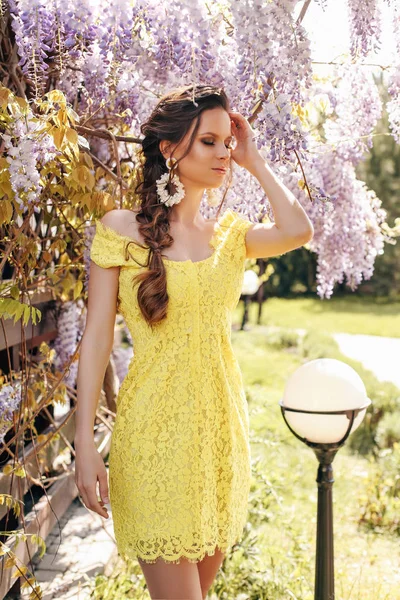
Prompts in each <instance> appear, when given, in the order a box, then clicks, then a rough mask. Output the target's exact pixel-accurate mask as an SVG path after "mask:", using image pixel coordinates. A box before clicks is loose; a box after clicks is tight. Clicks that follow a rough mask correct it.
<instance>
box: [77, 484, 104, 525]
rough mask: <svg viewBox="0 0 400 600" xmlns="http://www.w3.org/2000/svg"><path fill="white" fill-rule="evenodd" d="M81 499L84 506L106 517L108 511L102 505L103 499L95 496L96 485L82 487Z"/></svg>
mask: <svg viewBox="0 0 400 600" xmlns="http://www.w3.org/2000/svg"><path fill="white" fill-rule="evenodd" d="M81 496H82V501H83V503H84V505H85V506H86V508H89V509H90V510H93V511H94V512H96V513H97V514H99V515H100V516H101V517H104V518H106V519H108V512H107V509H105V508H104V507H103V506H102V503H103V501H102V500H101V499H98V498H97V494H96V486H90V487H89V488H83V489H82V491H81Z"/></svg>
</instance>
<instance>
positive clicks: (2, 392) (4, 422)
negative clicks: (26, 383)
mask: <svg viewBox="0 0 400 600" xmlns="http://www.w3.org/2000/svg"><path fill="white" fill-rule="evenodd" d="M20 404H21V381H20V380H17V381H13V383H12V384H5V385H3V386H2V387H1V388H0V444H2V443H3V442H4V436H5V434H6V433H7V431H8V430H9V429H10V427H11V425H12V423H13V415H14V413H15V411H16V410H18V408H19V406H20Z"/></svg>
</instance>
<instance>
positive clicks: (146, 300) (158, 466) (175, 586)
mask: <svg viewBox="0 0 400 600" xmlns="http://www.w3.org/2000/svg"><path fill="white" fill-rule="evenodd" d="M141 132H142V134H144V139H143V140H142V150H143V169H142V171H143V172H142V176H143V180H142V182H141V183H140V184H139V186H138V188H137V190H136V191H137V193H138V195H139V198H140V206H139V208H138V210H136V211H131V210H111V211H109V212H108V213H107V214H106V215H105V216H104V217H103V218H102V219H101V220H98V221H97V223H96V234H95V236H94V239H93V242H92V248H91V259H92V263H91V267H90V279H89V292H88V294H89V297H88V312H87V323H86V328H85V332H84V336H83V340H82V346H81V352H80V360H79V371H78V405H77V413H76V435H75V449H76V484H77V487H78V489H79V492H80V494H81V496H82V499H83V502H84V503H85V505H86V506H87V507H88V508H90V509H91V510H93V511H95V512H97V513H98V514H100V515H101V516H103V517H108V513H107V511H106V509H105V508H104V504H107V503H108V501H109V500H108V484H107V473H106V469H105V466H104V463H103V460H102V458H101V456H100V454H99V453H98V452H97V449H96V447H95V445H94V441H93V423H94V418H95V411H96V405H97V402H98V398H99V394H100V390H101V386H102V381H103V376H104V372H105V369H106V366H107V363H108V359H109V355H110V352H111V349H112V346H113V339H114V323H115V316H116V310H117V309H118V308H119V309H120V311H121V313H122V314H123V316H124V318H125V321H126V323H127V326H128V327H129V330H130V332H131V335H132V339H133V344H134V357H133V359H132V361H131V363H130V365H129V370H128V374H127V376H126V377H125V379H124V381H123V383H122V385H121V387H120V390H119V394H118V398H117V414H116V420H115V425H114V430H113V435H112V443H111V449H110V456H109V478H110V488H109V490H110V505H111V507H112V514H113V525H114V531H115V536H116V541H117V545H118V550H119V553H120V555H121V556H122V557H123V558H124V559H125V560H133V559H135V558H136V559H137V560H138V561H139V564H140V566H141V568H142V570H143V573H144V576H145V579H146V583H147V586H148V589H149V592H150V595H151V598H163V599H168V598H173V599H174V600H177V599H183V598H185V599H186V600H187V599H190V600H201V599H202V598H206V595H207V591H208V590H209V588H210V587H211V585H212V583H213V580H214V578H215V576H216V573H217V571H218V569H219V567H220V565H221V563H222V561H223V559H224V557H225V555H226V553H227V552H228V550H229V549H230V548H231V547H232V546H233V545H234V544H235V543H236V542H237V541H238V540H239V539H240V537H241V535H242V533H243V528H244V526H245V523H246V519H247V505H248V493H249V488H250V478H251V463H250V446H249V430H248V426H249V420H248V410H247V402H246V397H245V393H244V389H243V382H242V377H241V372H240V369H239V365H238V363H237V361H236V359H235V356H234V353H233V349H232V346H231V341H230V332H231V315H232V311H233V310H234V308H235V306H236V304H237V302H238V300H239V297H240V293H241V286H242V281H243V274H244V261H245V259H246V257H252V258H258V257H267V256H274V255H277V254H282V253H284V252H287V251H288V250H291V249H293V248H297V247H299V246H301V245H302V244H304V243H306V242H307V241H308V240H310V238H311V236H312V224H311V222H310V221H309V219H308V217H307V215H306V213H305V211H304V210H303V209H302V207H301V205H300V204H299V203H298V201H297V200H296V199H295V197H294V196H293V195H292V194H291V193H290V192H289V190H288V189H287V188H286V187H285V186H283V185H282V184H281V183H280V182H279V181H278V180H277V179H276V178H275V176H274V175H273V173H272V171H271V170H270V169H269V167H268V166H267V165H266V163H265V161H264V160H263V158H262V157H261V155H260V154H259V152H258V150H257V147H256V144H255V143H254V138H253V131H252V129H251V127H250V125H249V123H248V122H247V120H246V119H245V118H244V117H243V116H242V115H241V114H239V113H237V112H232V111H230V110H229V104H228V99H227V97H226V95H225V93H224V92H223V90H221V89H218V88H215V87H212V86H197V87H196V88H195V89H193V87H192V86H184V87H181V88H178V89H176V90H173V91H172V92H171V93H169V94H166V95H165V96H163V97H162V98H161V99H160V101H159V102H158V104H157V106H156V107H155V108H154V110H153V112H152V114H151V115H150V117H149V119H148V120H147V122H146V123H144V124H143V125H142V126H141ZM235 142H236V145H234V143H235ZM232 159H233V160H234V161H235V162H236V163H237V164H238V165H239V166H241V167H243V168H246V169H248V170H249V171H250V172H251V173H252V174H253V175H254V176H256V177H257V178H258V180H259V182H260V184H261V185H262V187H263V188H264V190H265V192H266V193H267V195H268V198H269V200H270V202H271V205H272V207H273V210H274V214H275V219H276V220H275V223H270V224H253V223H251V222H250V221H248V220H247V219H245V218H243V217H242V216H241V215H239V214H238V213H237V212H235V211H233V210H232V209H228V210H226V211H225V212H224V213H223V215H222V216H221V217H219V218H217V219H216V220H211V219H210V220H206V219H204V218H203V216H202V215H201V214H200V212H199V207H200V203H201V200H202V196H203V193H204V191H205V190H207V192H208V197H209V199H210V198H211V199H212V193H213V190H214V189H216V188H218V187H219V186H220V185H221V184H222V183H223V181H224V178H225V177H226V176H227V175H228V173H229V171H230V166H231V161H232ZM228 183H230V181H228ZM222 203H223V199H222V202H221V205H222ZM220 208H221V206H220V207H219V209H220ZM218 212H219V210H218ZM97 481H98V482H99V494H100V501H99V500H98V499H97V494H96V484H97Z"/></svg>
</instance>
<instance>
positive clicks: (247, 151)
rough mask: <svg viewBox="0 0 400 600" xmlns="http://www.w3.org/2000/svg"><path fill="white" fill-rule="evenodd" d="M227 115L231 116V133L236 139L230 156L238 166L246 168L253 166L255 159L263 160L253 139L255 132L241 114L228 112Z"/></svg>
mask: <svg viewBox="0 0 400 600" xmlns="http://www.w3.org/2000/svg"><path fill="white" fill-rule="evenodd" d="M229 116H230V117H231V125H232V127H231V131H232V135H234V136H235V138H236V141H237V143H236V147H235V149H234V150H232V152H231V157H232V158H233V160H234V161H235V162H236V163H237V164H238V165H239V167H244V168H245V169H248V168H249V167H251V166H253V163H254V161H255V160H260V159H261V160H263V159H262V156H261V154H260V153H259V151H258V148H257V144H256V143H255V141H254V140H255V138H256V136H257V134H256V132H255V131H253V129H252V128H251V125H250V123H249V122H248V120H247V119H246V117H244V116H243V115H242V114H240V113H238V112H229Z"/></svg>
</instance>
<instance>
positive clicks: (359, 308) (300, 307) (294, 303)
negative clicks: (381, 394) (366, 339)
mask: <svg viewBox="0 0 400 600" xmlns="http://www.w3.org/2000/svg"><path fill="white" fill-rule="evenodd" d="M242 311H243V303H242V302H239V304H238V307H237V309H236V312H235V315H234V316H235V323H239V322H240V320H241V317H242ZM257 315H258V306H257V305H256V304H255V303H253V304H252V305H251V307H250V311H249V323H252V324H256V323H257ZM260 324H261V325H274V326H278V327H288V328H301V329H307V330H308V331H320V332H326V333H332V332H345V333H362V334H367V335H382V336H388V337H400V302H399V301H397V302H394V301H389V300H388V299H387V298H376V299H365V298H360V297H359V296H356V295H354V296H346V297H343V298H335V297H333V298H331V299H330V300H320V299H319V298H318V297H316V298H299V299H297V298H296V299H287V298H269V299H268V300H266V301H265V302H264V304H263V307H262V317H261V323H260Z"/></svg>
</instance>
